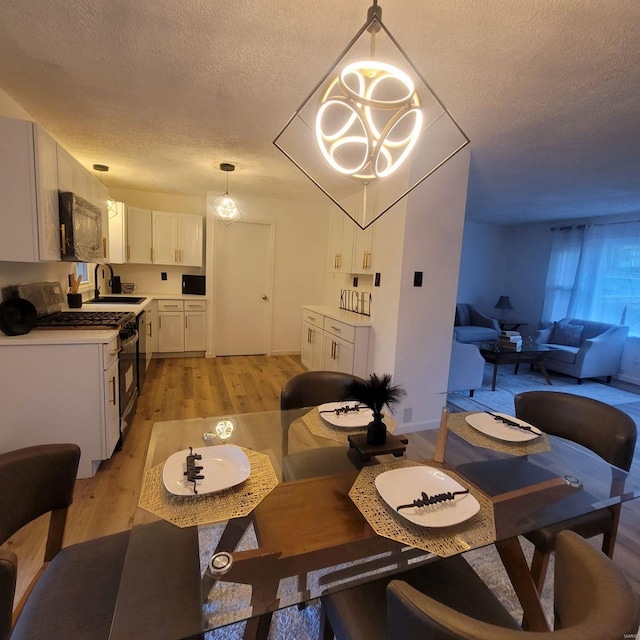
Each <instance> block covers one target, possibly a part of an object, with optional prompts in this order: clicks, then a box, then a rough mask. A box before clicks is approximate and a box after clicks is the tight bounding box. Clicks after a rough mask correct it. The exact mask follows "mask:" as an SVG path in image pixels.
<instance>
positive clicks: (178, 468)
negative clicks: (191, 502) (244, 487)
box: [162, 444, 251, 496]
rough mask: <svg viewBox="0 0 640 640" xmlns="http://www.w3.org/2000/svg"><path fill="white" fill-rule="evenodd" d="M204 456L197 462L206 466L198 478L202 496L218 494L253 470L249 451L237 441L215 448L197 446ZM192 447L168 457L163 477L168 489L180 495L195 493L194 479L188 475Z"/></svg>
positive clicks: (239, 481) (197, 482)
mask: <svg viewBox="0 0 640 640" xmlns="http://www.w3.org/2000/svg"><path fill="white" fill-rule="evenodd" d="M193 452H194V453H197V454H199V455H201V456H202V460H198V461H197V462H196V464H197V465H198V466H199V467H202V471H201V472H200V475H203V476H204V479H203V480H196V489H197V491H198V495H199V496H200V495H204V494H207V493H214V492H215V491H222V490H223V489H228V488H229V487H233V486H235V485H236V484H240V483H241V482H244V481H245V480H246V479H247V478H248V477H249V473H250V472H251V467H250V465H249V459H248V458H247V456H246V454H245V452H244V451H243V450H242V449H241V448H240V447H237V446H236V445H235V444H221V445H217V446H215V447H197V448H195V449H194V450H193ZM188 454H189V449H185V450H184V451H178V453H174V454H173V455H171V456H169V458H167V461H166V462H165V463H164V468H163V470H162V480H163V482H164V486H165V487H166V488H167V491H169V492H170V493H173V494H174V495H176V496H192V495H195V494H194V492H193V482H189V481H188V480H187V476H185V475H184V473H185V471H186V469H187V455H188Z"/></svg>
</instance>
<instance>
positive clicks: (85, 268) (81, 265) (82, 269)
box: [75, 262, 95, 291]
mask: <svg viewBox="0 0 640 640" xmlns="http://www.w3.org/2000/svg"><path fill="white" fill-rule="evenodd" d="M75 265H76V275H77V276H78V275H79V276H82V280H81V281H80V290H81V291H86V290H87V289H93V286H94V278H93V274H94V266H95V265H93V264H90V263H88V262H76V263H75Z"/></svg>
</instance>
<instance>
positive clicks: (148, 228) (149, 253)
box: [126, 206, 153, 264]
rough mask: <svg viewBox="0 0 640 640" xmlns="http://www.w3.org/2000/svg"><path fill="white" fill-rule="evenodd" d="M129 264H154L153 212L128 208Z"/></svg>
mask: <svg viewBox="0 0 640 640" xmlns="http://www.w3.org/2000/svg"><path fill="white" fill-rule="evenodd" d="M126 220H127V226H126V237H127V256H126V258H127V262H134V263H136V264H152V263H153V239H152V224H151V210H150V209H141V208H140V207H131V206H128V207H127V218H126Z"/></svg>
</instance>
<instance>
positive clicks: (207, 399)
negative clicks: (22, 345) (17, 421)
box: [3, 356, 640, 602]
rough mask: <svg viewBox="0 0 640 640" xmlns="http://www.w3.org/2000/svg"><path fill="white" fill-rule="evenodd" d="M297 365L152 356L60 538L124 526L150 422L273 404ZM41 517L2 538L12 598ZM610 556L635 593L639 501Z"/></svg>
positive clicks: (35, 548)
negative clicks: (14, 567)
mask: <svg viewBox="0 0 640 640" xmlns="http://www.w3.org/2000/svg"><path fill="white" fill-rule="evenodd" d="M302 371H304V367H303V366H302V365H301V364H300V359H299V357H292V356H271V357H266V356H239V357H222V358H215V359H204V358H167V359H154V360H152V362H151V366H150V368H149V370H148V373H147V380H146V384H145V387H144V390H143V393H142V396H141V397H140V400H139V404H138V411H137V413H136V416H135V418H134V421H133V424H132V425H131V428H130V431H129V434H128V435H127V437H126V438H125V441H124V445H123V448H122V450H121V451H119V452H117V453H116V454H115V455H114V456H113V457H112V458H111V459H110V460H107V461H105V462H103V463H102V465H101V466H100V468H99V470H98V472H97V473H96V475H95V477H93V478H91V479H86V480H78V481H77V483H76V490H75V494H74V503H73V505H72V507H71V509H70V510H69V518H68V522H67V528H66V535H65V541H64V544H65V545H69V544H73V543H76V542H82V541H85V540H90V539H93V538H96V537H99V536H102V535H107V534H110V533H115V532H118V531H123V530H125V529H128V528H130V527H131V523H132V519H133V515H134V512H135V508H136V505H137V502H138V492H139V487H140V484H141V479H142V470H143V465H144V458H145V454H146V450H147V446H148V441H149V434H150V432H151V427H152V426H153V423H154V422H160V421H165V420H179V419H181V418H196V417H206V416H214V415H224V414H233V413H245V412H251V411H269V410H274V409H277V408H278V407H279V398H280V389H281V388H282V385H283V384H284V382H285V381H286V380H287V379H288V378H290V377H291V376H293V375H295V374H297V373H300V372H302ZM621 408H625V409H627V410H629V409H630V410H629V413H630V414H631V415H632V417H634V419H635V420H636V422H637V423H638V422H640V403H638V404H637V407H636V405H634V406H633V407H632V406H630V405H625V406H624V407H621ZM638 467H640V442H639V443H638V446H637V448H636V459H635V462H634V465H633V467H632V472H634V473H638V474H640V469H639V468H638ZM47 523H48V516H44V517H43V518H40V519H39V520H38V521H36V522H34V523H32V524H31V525H29V526H27V527H25V528H24V529H22V530H21V531H20V532H19V533H18V534H16V535H15V536H14V537H13V538H11V539H10V540H9V541H7V542H6V543H5V545H3V547H8V548H11V549H13V550H14V551H15V552H16V553H17V554H18V558H19V581H18V587H17V593H16V602H17V601H18V600H19V599H20V597H21V595H22V593H23V591H24V589H25V588H26V586H27V585H28V583H29V581H30V580H31V578H32V576H33V575H34V573H35V572H36V571H37V569H38V568H39V567H40V565H41V563H42V557H43V553H44V539H45V532H46V526H47ZM594 544H597V542H596V541H594ZM614 560H615V562H616V564H618V565H619V566H620V567H621V568H622V569H623V570H624V572H625V573H626V575H627V577H628V578H629V580H630V582H631V583H632V585H633V588H634V590H635V592H636V594H637V595H638V596H639V599H640V500H634V501H631V502H629V503H627V504H626V505H624V507H623V509H622V518H621V522H620V528H619V531H618V542H617V545H616V552H615V557H614Z"/></svg>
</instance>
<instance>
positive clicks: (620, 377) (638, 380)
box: [616, 373, 640, 386]
mask: <svg viewBox="0 0 640 640" xmlns="http://www.w3.org/2000/svg"><path fill="white" fill-rule="evenodd" d="M616 380H622V382H629V383H630V384H637V385H639V386H640V378H636V377H634V376H629V375H625V374H624V373H622V374H620V375H618V376H616Z"/></svg>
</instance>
